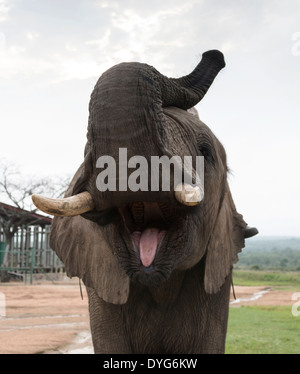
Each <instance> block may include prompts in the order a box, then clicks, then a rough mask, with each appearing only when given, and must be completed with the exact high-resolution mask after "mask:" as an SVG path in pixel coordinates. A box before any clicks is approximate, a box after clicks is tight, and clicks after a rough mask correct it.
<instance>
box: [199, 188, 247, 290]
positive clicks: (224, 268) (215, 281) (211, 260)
mask: <svg viewBox="0 0 300 374" xmlns="http://www.w3.org/2000/svg"><path fill="white" fill-rule="evenodd" d="M246 226H247V224H246V222H245V221H244V220H243V216H242V215H241V214H239V213H238V212H237V211H236V208H235V205H234V202H233V200H232V197H231V193H230V190H229V187H228V184H227V182H226V187H225V193H224V197H223V201H222V204H221V207H220V209H219V213H218V216H217V220H216V223H215V226H214V229H213V231H212V234H211V237H210V240H209V243H208V249H207V254H206V262H205V276H204V286H205V291H206V292H207V293H210V294H212V293H216V292H218V291H219V290H220V288H221V286H222V285H223V283H224V281H225V278H226V277H227V276H228V275H229V274H230V272H231V270H232V267H233V265H234V264H235V263H236V262H237V261H238V253H239V252H241V251H242V248H243V247H244V246H245V239H244V237H245V229H246Z"/></svg>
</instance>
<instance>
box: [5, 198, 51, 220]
mask: <svg viewBox="0 0 300 374" xmlns="http://www.w3.org/2000/svg"><path fill="white" fill-rule="evenodd" d="M0 216H1V217H2V219H4V220H5V221H8V220H12V219H13V221H14V222H13V223H14V226H21V225H39V226H46V225H51V223H52V218H51V217H47V216H43V215H41V214H37V213H34V212H30V211H29V210H24V209H20V208H17V207H15V206H12V205H9V204H6V203H1V202H0Z"/></svg>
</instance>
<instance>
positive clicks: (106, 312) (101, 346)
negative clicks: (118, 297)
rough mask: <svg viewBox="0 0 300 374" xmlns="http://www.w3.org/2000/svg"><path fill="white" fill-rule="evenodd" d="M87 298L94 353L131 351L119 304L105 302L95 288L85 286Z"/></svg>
mask: <svg viewBox="0 0 300 374" xmlns="http://www.w3.org/2000/svg"><path fill="white" fill-rule="evenodd" d="M86 289H87V294H88V298H89V313H90V327H91V333H92V340H93V346H94V351H95V353H98V354H105V353H106V354H113V353H120V354H122V353H131V350H130V347H129V344H128V342H127V341H126V336H125V333H124V329H123V327H122V314H121V308H120V306H119V305H114V304H110V303H106V302H105V301H103V300H102V299H101V298H100V297H98V295H97V294H96V292H95V290H93V289H92V288H89V287H86Z"/></svg>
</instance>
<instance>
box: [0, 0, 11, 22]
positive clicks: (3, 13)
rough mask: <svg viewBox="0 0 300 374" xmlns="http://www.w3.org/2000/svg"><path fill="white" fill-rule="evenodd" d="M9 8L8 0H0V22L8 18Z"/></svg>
mask: <svg viewBox="0 0 300 374" xmlns="http://www.w3.org/2000/svg"><path fill="white" fill-rule="evenodd" d="M10 9H11V7H10V5H9V4H8V0H0V22H5V21H7V20H8V19H9V16H8V13H9V11H10Z"/></svg>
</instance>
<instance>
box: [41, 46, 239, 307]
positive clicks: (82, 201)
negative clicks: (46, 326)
mask: <svg viewBox="0 0 300 374" xmlns="http://www.w3.org/2000/svg"><path fill="white" fill-rule="evenodd" d="M224 66H225V63H224V57H223V54H222V53H221V52H219V51H217V50H212V51H208V52H205V53H204V54H203V56H202V60H201V61H200V63H199V64H198V66H197V67H196V68H195V70H194V71H193V72H192V73H191V74H189V75H187V76H184V77H182V78H179V79H173V78H167V77H165V76H163V75H162V74H160V73H159V72H158V71H157V70H156V69H154V68H153V67H151V66H148V65H146V64H141V63H122V64H119V65H116V66H114V67H112V68H111V69H109V70H108V71H106V72H105V73H104V74H103V75H102V76H101V77H100V78H99V80H98V82H97V83H96V86H95V88H94V90H93V92H92V95H91V100H90V104H89V122H88V132H87V143H86V147H85V152H84V161H83V163H82V165H81V166H80V167H79V169H78V171H77V172H76V174H75V176H74V177H73V180H72V182H71V184H70V186H69V189H68V191H67V193H66V199H63V200H58V201H49V200H47V199H45V198H41V197H39V196H35V197H34V201H35V203H36V205H37V206H38V207H40V208H41V209H42V210H45V211H47V212H48V213H52V214H54V215H58V216H59V215H60V217H55V218H54V220H53V225H52V232H51V243H50V244H51V247H52V248H53V249H54V250H55V251H56V253H57V254H58V256H59V258H60V259H61V260H62V261H63V262H64V264H65V267H66V271H67V274H68V275H69V276H70V277H72V276H78V277H79V278H82V279H83V281H84V283H85V285H87V286H88V287H90V288H93V289H94V290H95V291H96V292H97V294H98V296H100V297H101V298H102V299H104V300H105V301H107V302H110V303H114V304H122V303H126V300H127V297H128V294H129V288H130V282H140V283H142V284H143V285H145V286H146V287H150V288H151V287H159V285H160V284H161V283H163V282H165V281H166V280H168V279H169V277H170V275H171V274H172V273H173V272H174V271H184V270H187V269H190V268H192V267H194V266H195V265H196V264H197V263H199V261H205V273H204V287H205V291H206V292H207V293H216V292H218V291H219V290H220V288H221V286H222V284H223V283H224V281H225V278H226V277H227V276H228V274H229V273H230V271H231V269H232V266H233V264H234V263H235V262H236V261H237V253H238V252H240V251H241V248H242V247H243V246H244V237H245V228H246V223H245V222H244V220H243V218H242V216H241V215H240V214H239V213H237V211H236V208H235V205H234V202H233V200H232V197H231V193H230V190H229V187H228V183H227V171H228V169H227V163H226V153H225V150H224V148H223V146H222V144H221V143H220V142H219V140H218V139H217V138H216V137H215V135H214V134H213V133H212V131H211V130H210V129H209V128H208V127H207V126H206V125H205V124H204V123H203V122H201V121H200V119H199V118H198V116H197V115H194V114H193V113H191V112H190V111H189V109H190V108H192V107H193V106H194V105H196V104H197V103H198V102H199V101H200V100H201V99H202V98H203V96H204V95H205V94H206V92H207V90H208V88H209V87H210V85H211V84H212V82H213V80H214V79H215V77H216V75H217V74H218V72H219V71H220V70H221V69H222V68H223V67H224ZM120 149H126V156H127V158H128V159H129V158H131V157H134V156H135V155H140V156H143V157H144V158H145V160H147V162H149V164H151V157H152V156H159V157H162V156H168V157H173V156H175V155H177V156H178V155H179V156H180V157H184V156H192V159H194V158H195V157H196V156H203V157H204V191H205V195H204V197H203V196H202V197H203V198H202V200H201V199H200V200H201V201H200V202H198V204H188V203H187V204H182V201H181V200H180V198H179V195H178V194H177V195H176V193H175V194H174V189H175V187H176V186H174V185H172V186H171V188H170V190H167V191H164V190H163V189H162V188H161V184H160V185H159V189H158V191H157V190H155V191H153V190H151V188H147V187H150V186H151V178H149V180H147V183H146V185H144V188H139V189H137V190H136V191H132V190H129V189H128V188H124V186H125V187H128V186H127V182H126V181H127V179H126V180H125V181H124V180H123V179H122V177H121V176H120V175H119V174H118V173H115V174H114V175H113V178H112V180H113V181H114V182H115V186H116V188H114V189H113V190H111V189H110V190H109V189H108V190H106V191H104V190H102V191H99V188H97V178H98V176H99V172H100V170H102V169H101V167H102V168H104V165H99V161H98V160H99V159H101V157H102V156H104V155H106V156H109V157H111V158H113V159H114V160H116V163H115V167H116V169H115V170H120V168H121V167H122V165H123V164H124V160H122V159H120V158H119V155H120ZM99 166H101V167H99ZM194 169H195V168H194ZM194 169H193V175H195V170H194ZM173 172H174V171H173ZM171 174H172V170H171ZM129 175H130V171H128V175H126V178H127V177H128V176H129ZM107 177H108V178H109V175H108V176H107ZM192 192H193V193H194V192H195V190H194V189H192ZM196 192H197V191H196Z"/></svg>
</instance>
